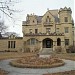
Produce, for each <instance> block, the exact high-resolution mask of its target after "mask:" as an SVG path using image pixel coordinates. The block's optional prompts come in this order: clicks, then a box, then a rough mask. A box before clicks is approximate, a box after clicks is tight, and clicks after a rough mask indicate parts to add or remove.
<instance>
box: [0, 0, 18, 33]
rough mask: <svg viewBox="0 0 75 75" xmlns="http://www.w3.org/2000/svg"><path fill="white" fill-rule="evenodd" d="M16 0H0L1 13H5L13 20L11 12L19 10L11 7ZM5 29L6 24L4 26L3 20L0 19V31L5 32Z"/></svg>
mask: <svg viewBox="0 0 75 75" xmlns="http://www.w3.org/2000/svg"><path fill="white" fill-rule="evenodd" d="M18 2H19V0H0V12H2V13H3V14H2V15H5V16H7V17H9V18H11V19H12V20H14V18H13V14H14V13H15V12H19V10H16V9H15V8H14V9H13V7H14V4H15V3H18ZM0 16H1V15H0ZM3 17H4V16H3ZM6 29H7V26H5V24H4V21H1V22H0V33H2V32H5V30H6Z"/></svg>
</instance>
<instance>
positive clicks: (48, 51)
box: [39, 48, 53, 55]
mask: <svg viewBox="0 0 75 75" xmlns="http://www.w3.org/2000/svg"><path fill="white" fill-rule="evenodd" d="M52 53H53V48H43V49H42V50H41V51H40V52H39V54H40V55H50V54H52Z"/></svg>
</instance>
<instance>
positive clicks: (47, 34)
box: [24, 33, 64, 36]
mask: <svg viewBox="0 0 75 75" xmlns="http://www.w3.org/2000/svg"><path fill="white" fill-rule="evenodd" d="M24 36H64V33H26V34H24Z"/></svg>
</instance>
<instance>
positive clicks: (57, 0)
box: [5, 0, 75, 36]
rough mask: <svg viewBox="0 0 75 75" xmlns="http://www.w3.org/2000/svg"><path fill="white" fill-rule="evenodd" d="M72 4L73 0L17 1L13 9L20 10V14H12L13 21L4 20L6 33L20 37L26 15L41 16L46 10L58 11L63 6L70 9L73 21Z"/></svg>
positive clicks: (74, 15) (73, 9) (73, 11)
mask: <svg viewBox="0 0 75 75" xmlns="http://www.w3.org/2000/svg"><path fill="white" fill-rule="evenodd" d="M74 3H75V1H74V0H19V3H15V4H14V7H13V8H16V9H18V10H20V12H18V13H16V14H14V18H15V21H11V20H10V19H6V20H5V21H6V22H5V23H6V25H7V26H9V28H8V32H16V33H18V34H20V35H21V36H22V21H25V20H26V15H27V14H32V13H34V14H35V15H39V16H42V15H44V14H45V12H46V11H47V9H49V10H52V9H60V8H64V7H65V6H66V7H70V8H71V10H72V17H73V19H74V21H75V14H74V13H75V8H74Z"/></svg>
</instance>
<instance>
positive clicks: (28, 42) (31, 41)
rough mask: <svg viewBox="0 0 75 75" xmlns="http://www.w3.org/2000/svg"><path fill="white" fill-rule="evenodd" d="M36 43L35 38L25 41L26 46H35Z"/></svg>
mask: <svg viewBox="0 0 75 75" xmlns="http://www.w3.org/2000/svg"><path fill="white" fill-rule="evenodd" d="M37 43H38V40H37V39H35V38H31V39H29V40H27V44H28V45H35V44H37Z"/></svg>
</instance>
